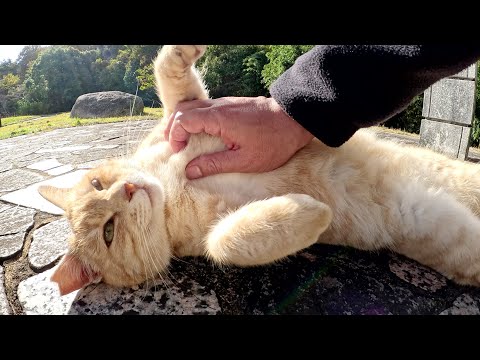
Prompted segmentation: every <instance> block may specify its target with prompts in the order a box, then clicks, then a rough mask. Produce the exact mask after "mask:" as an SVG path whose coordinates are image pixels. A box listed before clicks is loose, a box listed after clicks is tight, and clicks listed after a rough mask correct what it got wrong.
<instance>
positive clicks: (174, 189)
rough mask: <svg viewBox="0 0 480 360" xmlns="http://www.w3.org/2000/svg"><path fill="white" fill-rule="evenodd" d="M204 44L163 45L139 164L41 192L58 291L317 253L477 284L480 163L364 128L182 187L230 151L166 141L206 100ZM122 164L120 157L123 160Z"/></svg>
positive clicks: (199, 139) (201, 142)
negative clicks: (365, 254)
mask: <svg viewBox="0 0 480 360" xmlns="http://www.w3.org/2000/svg"><path fill="white" fill-rule="evenodd" d="M204 52H205V46H194V45H165V46H164V47H163V48H162V49H161V51H160V53H159V55H158V57H157V59H156V60H155V78H156V84H157V90H158V94H159V97H160V99H161V101H162V103H163V106H164V119H163V120H162V121H161V122H160V123H159V124H158V125H157V126H156V127H155V128H154V129H153V130H152V132H151V133H150V134H149V135H148V136H147V137H146V138H145V139H144V140H143V142H142V143H141V144H140V146H139V147H138V149H137V151H136V152H135V153H134V154H133V155H130V154H127V155H126V156H121V157H119V158H118V159H115V160H109V161H108V162H105V164H102V165H100V166H99V167H97V168H95V169H92V170H91V171H89V172H88V173H87V174H86V175H85V177H84V178H83V179H82V180H81V181H80V182H79V183H78V184H77V185H76V186H74V187H73V188H72V189H68V190H63V189H58V188H54V187H51V186H43V187H41V188H40V189H39V192H40V193H41V194H42V196H44V197H45V198H46V199H47V200H49V201H51V202H52V203H54V204H55V205H57V206H60V207H61V208H63V209H64V210H65V215H66V217H67V218H68V220H69V222H70V226H71V228H72V231H73V234H74V235H73V236H72V237H71V238H70V239H69V250H68V252H67V254H66V255H65V256H64V258H63V259H62V261H61V262H60V264H59V265H58V266H57V268H56V271H55V273H54V275H53V276H52V280H53V281H55V282H57V283H58V285H59V289H60V292H61V294H67V293H69V292H72V291H74V290H77V289H80V288H82V287H84V286H86V285H88V284H90V283H92V282H98V281H103V282H105V283H107V284H111V285H113V286H132V285H135V284H140V283H142V282H144V281H146V280H148V279H153V278H156V277H159V276H165V275H166V274H167V272H168V266H169V264H170V261H171V259H172V258H174V257H182V256H206V257H208V258H209V259H210V260H211V261H213V262H215V263H217V264H219V265H233V266H255V265H262V264H269V263H272V262H275V261H278V260H280V259H283V258H285V257H287V256H289V255H293V254H295V253H297V252H298V251H300V250H302V249H305V248H307V247H308V246H310V245H312V244H314V243H316V242H319V243H325V244H335V245H347V246H352V247H355V248H358V249H364V250H377V249H382V248H387V249H390V250H392V251H395V252H398V253H400V254H403V255H405V256H408V257H410V258H412V259H414V260H417V261H418V262H420V263H422V264H425V265H427V266H430V267H432V268H433V269H435V270H437V271H439V272H440V273H442V274H443V275H445V276H446V277H448V278H450V279H453V280H454V281H456V282H458V283H460V284H471V285H477V286H478V285H479V284H480V239H478V234H479V233H480V219H479V218H478V216H479V215H480V192H479V189H480V166H478V165H474V164H472V163H468V162H462V161H458V160H451V159H449V158H447V157H445V156H442V155H439V154H437V153H434V152H432V151H430V150H427V149H424V148H417V147H413V146H405V145H399V144H395V143H392V142H388V141H382V140H380V139H377V138H375V136H374V134H373V133H371V131H369V130H368V129H363V130H360V131H358V132H357V133H356V134H355V135H354V136H353V137H352V138H351V139H350V140H349V141H348V142H347V143H345V144H344V145H343V146H341V147H340V148H329V147H327V146H325V145H324V144H323V143H321V142H320V141H318V140H316V139H314V140H313V141H312V142H311V143H310V144H308V145H307V146H306V147H305V148H303V149H302V150H300V151H299V152H298V153H297V154H296V155H295V156H294V157H293V158H292V159H291V160H290V161H289V162H287V164H285V165H284V166H282V167H281V168H279V169H277V170H275V171H271V172H269V173H263V174H221V175H215V176H211V177H208V178H205V179H201V180H195V181H188V180H187V179H186V177H185V166H186V165H187V164H188V162H189V161H190V160H192V159H193V158H195V157H197V156H198V155H200V154H205V153H210V152H214V151H218V150H222V149H224V145H223V143H222V142H221V140H219V139H218V138H214V137H211V136H208V135H205V134H199V135H194V136H192V137H191V139H190V141H189V143H188V145H187V147H186V148H185V149H184V150H182V151H181V152H179V153H177V154H173V152H172V150H171V148H170V145H169V144H168V143H167V142H165V141H164V139H163V129H164V127H165V126H166V119H168V117H169V115H170V114H171V112H172V111H173V109H174V108H175V106H176V104H177V103H178V102H179V101H183V100H189V99H205V98H207V97H208V94H207V91H206V89H205V86H204V84H203V81H202V79H201V75H200V73H199V72H198V71H196V69H195V67H194V63H195V61H196V60H197V59H198V58H200V57H201V56H202V55H203V53H204ZM123 155H125V154H123Z"/></svg>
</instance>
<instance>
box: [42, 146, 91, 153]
mask: <svg viewBox="0 0 480 360" xmlns="http://www.w3.org/2000/svg"><path fill="white" fill-rule="evenodd" d="M91 147H92V146H91V145H76V146H64V147H58V148H46V149H40V150H38V151H36V153H37V154H45V153H56V152H72V151H79V150H87V149H89V148H91Z"/></svg>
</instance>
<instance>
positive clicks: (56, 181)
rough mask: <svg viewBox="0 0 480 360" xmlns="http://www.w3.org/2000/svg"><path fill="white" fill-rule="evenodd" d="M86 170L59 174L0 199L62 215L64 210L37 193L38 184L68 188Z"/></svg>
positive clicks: (78, 179)
mask: <svg viewBox="0 0 480 360" xmlns="http://www.w3.org/2000/svg"><path fill="white" fill-rule="evenodd" d="M86 172H87V170H77V171H74V172H71V173H68V174H66V175H61V176H57V177H54V178H52V179H48V180H45V181H42V182H39V183H36V184H33V185H31V186H29V187H27V188H25V189H21V190H18V191H14V192H11V193H9V194H6V195H3V196H1V197H0V200H4V201H8V202H11V203H14V204H19V205H23V206H26V207H30V208H33V209H38V210H40V211H44V212H47V213H50V214H56V215H62V214H63V213H64V211H63V210H62V209H60V208H59V207H57V206H55V205H53V204H52V203H50V202H49V201H47V200H45V199H44V198H43V197H42V196H41V195H40V194H39V193H38V190H37V189H38V187H39V186H40V185H53V186H57V187H60V188H68V187H72V186H74V185H75V184H76V183H78V182H79V181H80V179H81V178H82V176H83V175H84V174H85V173H86Z"/></svg>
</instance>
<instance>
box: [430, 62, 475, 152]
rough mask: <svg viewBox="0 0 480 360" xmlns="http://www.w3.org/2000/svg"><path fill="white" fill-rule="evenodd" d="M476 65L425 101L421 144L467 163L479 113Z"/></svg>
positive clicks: (435, 88)
mask: <svg viewBox="0 0 480 360" xmlns="http://www.w3.org/2000/svg"><path fill="white" fill-rule="evenodd" d="M476 72H477V71H476V64H473V65H471V66H470V67H468V68H467V69H464V70H463V71H461V72H459V73H458V74H456V75H454V76H451V77H448V78H445V79H442V80H440V81H438V82H436V83H435V84H433V85H432V86H431V87H429V88H428V89H427V90H426V91H425V93H424V98H423V111H422V116H423V119H422V123H421V126H420V144H421V145H423V146H426V147H429V148H431V149H433V150H435V151H438V152H440V153H443V154H445V155H447V156H450V157H452V158H457V159H461V160H465V159H466V157H467V155H468V148H469V145H470V134H471V131H472V121H473V116H474V110H475V76H476Z"/></svg>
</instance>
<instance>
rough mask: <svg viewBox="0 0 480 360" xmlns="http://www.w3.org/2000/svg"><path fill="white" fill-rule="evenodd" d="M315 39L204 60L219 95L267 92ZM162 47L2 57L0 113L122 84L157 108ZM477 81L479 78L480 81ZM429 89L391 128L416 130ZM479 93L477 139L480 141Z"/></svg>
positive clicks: (41, 108) (61, 105) (245, 48)
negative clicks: (158, 58) (156, 67)
mask: <svg viewBox="0 0 480 360" xmlns="http://www.w3.org/2000/svg"><path fill="white" fill-rule="evenodd" d="M312 47H313V45H210V46H209V47H208V48H207V51H206V53H205V56H203V57H202V58H201V59H200V60H199V62H198V64H197V65H198V68H199V69H200V71H202V72H203V73H204V78H205V83H206V84H207V86H208V89H209V91H210V96H211V97H213V98H216V97H222V96H260V95H263V96H269V92H268V88H269V87H270V85H271V84H272V83H273V82H274V81H275V80H276V79H277V78H278V77H279V76H280V75H281V74H282V73H283V72H284V71H285V70H287V69H288V68H289V67H290V66H292V65H293V63H294V62H295V60H296V59H297V58H298V57H299V56H300V55H302V54H304V53H305V52H307V51H309V50H310V49H311V48H312ZM160 48H161V45H53V46H48V47H40V46H38V45H27V46H25V47H24V48H23V49H22V51H21V52H20V54H19V56H18V58H17V59H16V61H10V60H7V61H3V62H0V115H1V116H7V115H8V116H10V115H35V114H45V113H55V112H64V111H70V110H71V108H72V106H73V104H74V102H75V100H76V98H77V97H78V96H80V95H82V94H84V93H88V92H96V91H108V90H119V91H125V92H128V93H131V94H135V93H137V95H139V96H140V97H142V99H143V101H144V103H145V105H146V106H159V105H160V102H159V99H158V97H157V95H156V93H155V86H154V74H153V66H152V62H153V60H154V58H155V56H156V54H157V52H158V50H159V49H160ZM477 87H478V83H477ZM422 101H423V95H420V96H417V97H416V98H415V99H414V100H413V101H412V103H411V104H410V106H409V107H408V108H407V109H405V111H403V112H401V113H399V114H397V115H396V116H394V117H392V118H391V119H389V120H388V121H387V122H386V123H385V126H388V127H392V128H397V129H401V130H404V131H408V132H413V133H418V132H419V130H420V122H421V112H422ZM479 117H480V93H479V91H478V89H477V102H476V118H475V121H474V125H473V131H472V141H473V145H475V146H478V144H479V142H480V120H479Z"/></svg>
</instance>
